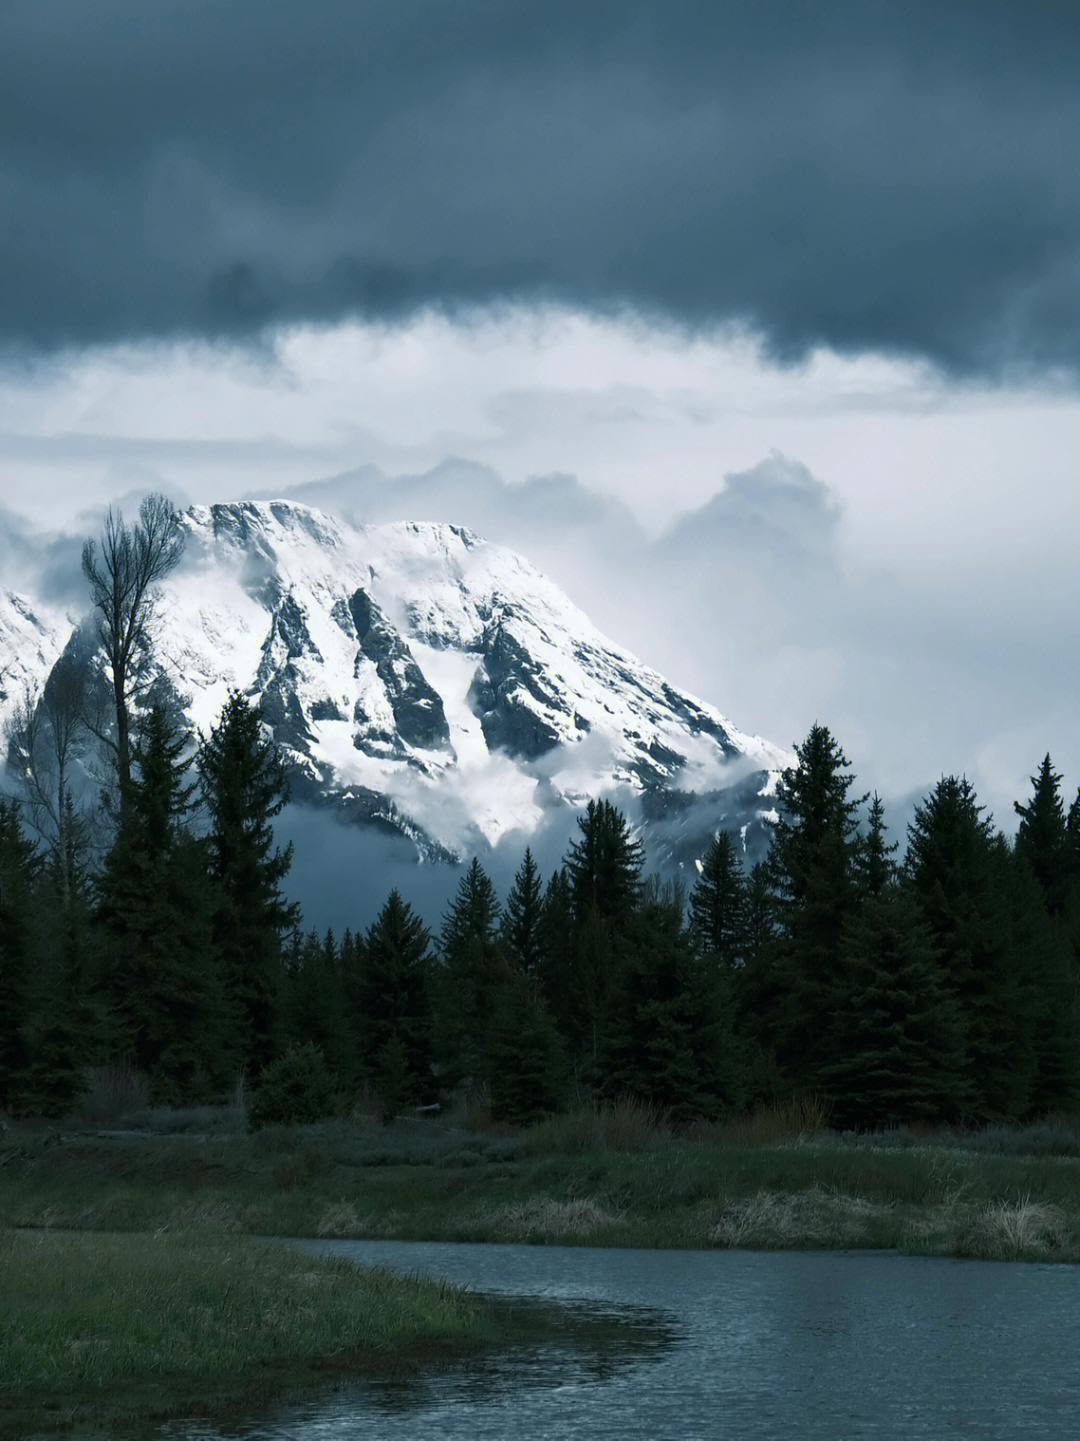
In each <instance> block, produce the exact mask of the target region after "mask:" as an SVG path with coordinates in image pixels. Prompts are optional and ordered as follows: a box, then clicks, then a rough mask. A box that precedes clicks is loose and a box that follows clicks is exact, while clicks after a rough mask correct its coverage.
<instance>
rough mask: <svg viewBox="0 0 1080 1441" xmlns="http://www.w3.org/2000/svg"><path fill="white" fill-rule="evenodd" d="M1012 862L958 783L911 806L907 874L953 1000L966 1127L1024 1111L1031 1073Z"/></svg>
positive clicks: (1027, 995) (965, 786)
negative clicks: (967, 1119) (959, 1035)
mask: <svg viewBox="0 0 1080 1441" xmlns="http://www.w3.org/2000/svg"><path fill="white" fill-rule="evenodd" d="M1012 872H1013V860H1012V856H1011V855H1010V853H1009V849H1008V847H1007V845H1006V843H1005V841H1004V838H1003V837H1002V836H1000V835H999V834H998V833H997V832H995V830H994V827H993V824H992V822H991V821H990V819H989V818H988V817H986V816H985V815H984V814H983V808H982V807H981V806H980V805H979V804H978V801H977V798H976V795H975V791H974V789H973V788H972V786H971V784H970V783H969V782H968V781H967V780H966V779H964V778H957V777H956V776H946V777H944V778H943V779H942V780H940V781H939V782H938V783H937V785H936V786H935V787H934V789H933V791H932V792H931V793H930V795H929V797H928V798H927V800H926V801H925V803H924V804H923V805H921V806H919V807H917V808H916V811H915V818H914V820H913V821H912V823H911V825H910V827H909V828H908V851H907V857H906V859H905V873H906V875H907V876H908V878H909V879H910V881H911V883H912V886H913V887H914V891H915V894H916V897H917V899H918V903H919V909H920V911H921V913H922V916H923V918H924V920H925V921H926V923H927V926H928V927H929V931H930V935H931V939H932V941H933V944H934V946H935V949H936V950H937V952H938V955H939V957H940V965H941V968H942V980H943V984H944V986H945V988H946V990H947V991H948V992H949V993H950V994H951V996H952V997H953V999H954V1000H955V1002H956V1005H957V1010H958V1016H959V1021H960V1025H961V1027H962V1039H963V1074H962V1077H961V1079H962V1083H963V1085H962V1088H961V1089H962V1091H963V1093H964V1095H965V1096H966V1097H967V1101H966V1104H967V1106H968V1107H969V1110H968V1115H969V1117H970V1118H971V1119H974V1120H1012V1119H1016V1118H1019V1117H1020V1116H1023V1115H1024V1114H1025V1112H1026V1110H1027V1108H1028V1104H1029V1098H1030V1094H1031V1085H1032V1080H1033V1073H1034V1062H1033V1055H1032V1040H1033V1035H1032V1031H1033V1017H1032V1008H1031V992H1030V988H1028V987H1026V986H1025V984H1024V980H1023V977H1022V975H1021V974H1020V970H1019V966H1018V959H1017V949H1016V943H1015V929H1014V923H1013V918H1012V914H1011V909H1012V894H1013V885H1012Z"/></svg>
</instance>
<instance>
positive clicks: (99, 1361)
mask: <svg viewBox="0 0 1080 1441" xmlns="http://www.w3.org/2000/svg"><path fill="white" fill-rule="evenodd" d="M0 1278H2V1282H3V1284H2V1285H0V1431H2V1432H4V1433H10V1428H11V1427H12V1426H13V1425H15V1426H17V1425H19V1424H22V1425H23V1426H24V1427H25V1426H26V1425H27V1424H28V1422H29V1419H30V1418H33V1419H34V1420H35V1421H36V1422H38V1423H39V1424H40V1423H42V1422H51V1424H53V1425H61V1424H66V1423H67V1422H68V1421H70V1420H72V1419H81V1420H83V1421H90V1420H94V1421H97V1422H100V1421H101V1419H102V1418H103V1417H108V1418H111V1419H118V1418H122V1417H127V1418H130V1419H164V1418H166V1417H168V1416H177V1415H195V1414H214V1415H220V1414H222V1413H223V1412H225V1411H228V1410H229V1409H230V1408H235V1407H236V1406H239V1405H241V1404H242V1405H243V1406H244V1407H246V1408H247V1409H248V1410H250V1409H251V1407H252V1406H253V1405H257V1404H259V1403H260V1402H261V1401H262V1400H265V1401H267V1402H270V1401H276V1400H279V1399H280V1398H281V1396H282V1394H283V1392H286V1391H288V1390H290V1389H296V1388H297V1387H301V1386H303V1385H310V1384H324V1383H325V1382H326V1381H327V1379H328V1378H330V1377H333V1376H342V1377H344V1376H357V1375H363V1374H369V1375H370V1374H381V1375H393V1374H395V1373H398V1372H401V1373H405V1372H408V1371H409V1370H410V1369H412V1368H415V1366H416V1365H417V1364H418V1363H420V1362H423V1363H424V1364H434V1363H439V1362H445V1361H449V1360H452V1359H455V1358H461V1357H463V1356H466V1355H468V1354H471V1353H473V1352H476V1351H479V1350H480V1349H482V1348H484V1347H486V1346H488V1345H490V1344H492V1343H494V1341H495V1340H496V1337H497V1335H498V1331H497V1328H496V1325H495V1323H494V1314H495V1313H494V1310H493V1308H492V1306H491V1305H490V1304H489V1303H488V1302H487V1301H486V1300H485V1299H484V1298H482V1297H479V1296H477V1295H475V1294H473V1293H471V1292H469V1291H467V1290H464V1289H462V1288H459V1287H453V1286H449V1285H446V1284H443V1283H441V1282H438V1281H430V1280H422V1279H420V1278H417V1277H405V1276H399V1275H396V1274H394V1273H392V1272H389V1271H386V1270H385V1269H377V1268H376V1269H368V1268H364V1267H360V1266H356V1265H354V1264H352V1263H350V1262H348V1261H345V1260H342V1259H340V1258H330V1257H318V1256H311V1255H305V1254H304V1253H302V1252H301V1251H300V1250H298V1249H296V1248H291V1247H289V1246H288V1245H287V1244H282V1245H278V1246H256V1245H254V1244H253V1243H252V1241H251V1239H250V1238H248V1237H244V1236H237V1235H223V1234H221V1233H216V1232H188V1233H183V1234H175V1233H174V1234H161V1233H157V1234H154V1233H148V1232H120V1233H111V1234H108V1235H106V1234H104V1233H101V1232H92V1231H75V1232H70V1231H69V1232H57V1231H55V1230H53V1231H48V1232H45V1231H37V1232H34V1231H25V1230H18V1231H12V1230H10V1229H8V1230H6V1231H5V1232H4V1233H3V1234H2V1235H0ZM12 1434H13V1433H12Z"/></svg>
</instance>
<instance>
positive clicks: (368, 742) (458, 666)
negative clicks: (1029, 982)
mask: <svg viewBox="0 0 1080 1441" xmlns="http://www.w3.org/2000/svg"><path fill="white" fill-rule="evenodd" d="M181 524H182V525H183V527H184V529H185V531H186V532H187V536H188V544H187V546H186V549H185V554H184V558H183V561H182V563H181V565H180V566H179V567H178V568H177V570H176V571H175V572H174V573H173V574H172V575H171V576H170V577H169V578H168V579H167V581H166V582H165V583H164V585H163V586H162V588H161V594H160V599H159V603H158V624H157V626H156V634H157V640H156V657H157V660H158V663H159V665H160V669H161V675H162V683H163V684H165V685H167V686H168V687H169V688H170V689H171V691H172V693H173V695H174V697H175V700H176V703H177V705H178V706H179V707H180V708H181V709H182V711H183V712H184V714H185V715H186V716H187V718H188V720H189V721H190V723H191V724H192V725H193V727H195V728H197V729H199V730H201V731H203V732H205V731H207V730H208V729H209V727H210V726H212V725H213V724H214V722H215V721H216V719H217V716H218V714H219V713H220V711H221V707H222V705H223V704H224V702H225V699H226V697H227V695H228V693H229V691H230V690H231V689H234V688H235V689H239V690H240V691H242V692H243V693H245V694H247V695H249V696H251V697H253V698H257V699H258V700H259V701H260V703H261V706H262V710H263V714H264V717H265V719H266V721H267V723H268V724H269V725H270V726H271V727H272V729H273V731H274V734H275V737H276V739H277V740H278V742H279V744H280V745H281V746H282V748H283V750H284V752H285V755H286V758H287V761H288V765H289V769H290V771H291V775H292V786H293V794H294V797H295V798H296V799H298V800H301V801H306V802H310V803H314V804H317V805H320V806H328V807H330V808H331V809H333V810H334V811H335V813H337V814H338V815H339V816H342V817H343V818H345V819H349V820H353V821H358V822H364V823H367V824H371V825H376V826H378V827H380V828H383V829H390V830H396V831H398V832H399V833H400V834H404V835H406V836H408V837H409V838H410V840H411V841H413V842H414V843H415V844H416V846H417V848H418V850H419V852H420V853H421V854H422V855H432V856H446V855H454V854H458V855H460V854H464V853H465V852H467V851H469V850H474V849H476V848H477V847H481V848H482V847H483V846H484V845H488V844H495V843H496V842H497V841H499V839H500V838H501V837H503V836H506V835H507V834H510V833H517V834H520V835H521V836H523V837H528V836H531V835H533V834H534V833H535V832H536V831H537V830H538V828H540V827H541V826H542V825H544V824H545V823H546V822H547V821H548V820H549V819H550V818H551V815H552V813H553V812H557V811H559V810H566V809H567V808H571V807H579V806H581V805H582V804H584V802H585V801H586V800H588V799H590V798H592V797H595V796H598V795H601V794H618V795H622V796H628V797H633V796H642V797H644V796H646V795H648V796H650V797H651V798H652V799H651V802H650V804H651V806H652V809H653V811H654V812H655V813H659V811H661V810H662V811H663V812H664V814H665V815H668V816H671V815H675V814H679V815H685V814H686V812H687V808H688V806H690V807H692V805H696V804H697V803H698V802H701V803H702V805H704V806H705V810H704V811H703V812H702V814H705V813H706V812H707V814H708V816H709V817H715V816H716V815H717V814H719V813H721V812H722V811H723V808H724V805H725V804H726V802H724V803H720V802H716V803H715V804H714V803H713V802H707V798H708V797H710V796H711V797H713V798H714V800H715V798H716V797H718V796H721V795H726V796H728V798H729V799H730V796H731V795H732V794H734V789H737V790H738V792H739V795H740V796H741V797H742V801H741V802H740V805H741V806H742V811H745V812H746V816H745V817H744V821H745V822H746V823H749V822H750V821H753V820H755V818H756V817H757V816H758V813H759V812H760V811H761V810H762V809H763V805H764V804H767V802H763V801H759V800H758V799H757V796H758V793H759V792H762V791H764V790H766V789H767V786H768V782H769V773H770V772H775V771H776V770H777V769H778V768H780V767H782V766H784V765H786V764H788V763H789V762H790V757H789V756H787V755H786V754H785V753H784V752H782V751H780V750H778V749H777V748H776V747H774V746H771V745H769V744H768V743H767V742H765V741H762V740H760V739H759V738H757V737H749V736H745V735H743V734H742V733H741V732H739V731H737V730H736V729H735V728H734V727H733V726H732V725H731V724H730V723H729V722H728V721H727V720H726V719H725V717H724V716H722V715H721V714H720V712H719V711H717V710H715V709H714V708H713V707H712V706H709V705H707V704H706V703H705V702H703V701H700V700H697V699H696V698H695V697H693V696H690V695H687V694H685V693H684V692H682V691H679V690H677V689H676V688H675V687H673V686H671V685H670V684H669V683H668V682H667V681H665V680H664V678H663V677H662V676H660V675H659V674H657V672H655V671H653V670H652V669H650V668H649V667H647V666H645V665H643V664H642V663H641V662H640V661H639V660H637V659H636V658H635V657H634V656H632V655H630V654H629V653H628V652H627V651H625V650H623V649H621V648H620V647H618V646H616V645H615V644H614V643H613V642H611V641H610V640H608V639H607V638H606V637H605V636H603V635H601V633H600V632H599V631H598V630H597V629H596V628H595V626H593V625H592V623H591V622H590V621H589V619H588V617H587V616H586V615H584V613H583V612H582V611H580V610H579V609H578V608H577V607H576V606H575V605H574V604H573V603H572V602H571V601H570V599H569V598H568V597H567V596H566V595H565V594H564V593H563V592H562V591H561V590H560V589H559V588H558V587H557V586H555V585H554V584H553V583H552V582H551V581H549V580H548V579H547V578H546V577H545V576H543V575H542V574H541V573H540V572H539V571H537V570H536V569H535V568H534V567H533V566H531V565H530V564H529V563H528V561H526V560H524V559H523V558H522V557H521V556H519V555H518V554H516V552H514V551H511V550H507V549H505V548H504V547H502V546H499V545H493V544H491V543H489V542H487V541H485V540H483V539H482V538H481V537H480V536H477V535H475V534H474V533H473V532H472V531H469V530H467V529H465V528H463V527H460V526H455V525H450V524H445V523H436V522H418V521H408V522H405V521H402V522H398V523H394V524H388V525H362V526H351V525H347V524H345V523H343V522H341V521H339V520H336V519H334V518H333V517H331V516H329V515H326V514H324V513H323V512H321V511H318V510H315V509H313V508H311V507H309V506H306V505H302V504H299V503H297V502H295V501H279V500H269V501H241V502H236V503H233V504H222V505H210V506H193V507H192V508H191V509H190V510H188V511H185V512H184V513H183V515H182V517H181ZM45 653H46V652H45V651H44V650H43V651H42V655H43V656H44V655H45ZM53 658H55V657H53ZM50 663H51V662H50ZM45 668H46V671H47V668H48V667H47V665H46V667H45ZM753 775H757V776H758V779H757V780H756V781H753V780H752V779H751V777H752V776H753ZM733 788H734V789H733ZM665 796H666V797H668V798H669V799H668V800H667V801H665V802H664V804H663V805H660V803H659V798H661V797H665ZM740 814H741V812H740ZM741 823H742V822H741ZM713 824H715V821H712V820H710V825H713Z"/></svg>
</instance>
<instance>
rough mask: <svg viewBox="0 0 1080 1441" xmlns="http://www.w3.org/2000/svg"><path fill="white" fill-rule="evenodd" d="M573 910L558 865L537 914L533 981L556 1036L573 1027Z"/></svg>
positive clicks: (565, 878)
mask: <svg viewBox="0 0 1080 1441" xmlns="http://www.w3.org/2000/svg"><path fill="white" fill-rule="evenodd" d="M574 954H575V951H574V910H573V900H572V897H571V893H570V880H569V877H568V876H567V874H566V871H565V870H564V869H563V868H562V867H561V866H560V868H559V869H558V870H557V871H553V872H552V876H551V879H550V880H549V881H548V884H547V889H546V890H545V891H544V901H543V906H542V908H541V912H540V957H539V970H538V975H537V980H538V982H539V986H540V994H541V996H543V998H544V1001H545V1002H546V1004H547V1008H548V1010H549V1011H550V1012H551V1017H552V1020H553V1021H554V1022H555V1028H556V1030H557V1031H558V1032H559V1035H560V1036H562V1037H563V1038H564V1039H567V1038H568V1037H569V1036H570V1035H571V1032H572V1031H573V1028H574V1015H573V980H574Z"/></svg>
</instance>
